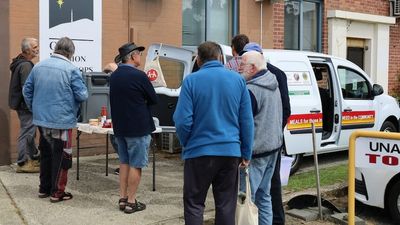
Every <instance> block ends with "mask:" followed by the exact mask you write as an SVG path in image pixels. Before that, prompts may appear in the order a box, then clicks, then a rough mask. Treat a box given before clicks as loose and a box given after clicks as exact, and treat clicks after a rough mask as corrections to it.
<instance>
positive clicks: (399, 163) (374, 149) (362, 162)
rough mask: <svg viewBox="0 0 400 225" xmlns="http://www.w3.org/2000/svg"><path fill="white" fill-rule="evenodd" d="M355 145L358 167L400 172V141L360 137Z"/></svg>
mask: <svg viewBox="0 0 400 225" xmlns="http://www.w3.org/2000/svg"><path fill="white" fill-rule="evenodd" d="M355 144H356V146H355V148H356V149H355V157H356V158H355V160H356V167H358V168H384V169H392V170H397V171H400V149H399V147H400V141H397V140H391V139H381V138H366V137H359V138H357V139H356V143H355Z"/></svg>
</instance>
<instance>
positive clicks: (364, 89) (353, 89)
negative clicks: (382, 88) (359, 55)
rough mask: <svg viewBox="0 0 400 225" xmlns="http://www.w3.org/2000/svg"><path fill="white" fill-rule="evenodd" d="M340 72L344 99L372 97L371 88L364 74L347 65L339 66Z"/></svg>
mask: <svg viewBox="0 0 400 225" xmlns="http://www.w3.org/2000/svg"><path fill="white" fill-rule="evenodd" d="M338 73H339V81H340V86H341V89H342V94H343V98H344V99H371V91H370V89H371V88H370V85H369V82H368V80H367V79H366V78H365V77H364V76H363V75H361V74H360V73H358V72H357V71H354V70H352V69H349V68H346V67H339V68H338Z"/></svg>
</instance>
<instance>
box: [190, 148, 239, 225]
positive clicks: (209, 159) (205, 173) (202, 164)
mask: <svg viewBox="0 0 400 225" xmlns="http://www.w3.org/2000/svg"><path fill="white" fill-rule="evenodd" d="M239 161H240V159H239V158H237V157H222V156H203V157H198V158H193V159H187V160H185V167H184V185H183V203H184V214H185V224H186V225H203V213H204V207H205V205H204V202H205V200H206V197H207V192H208V189H209V187H210V185H212V190H213V194H214V202H215V224H216V225H234V224H235V211H236V199H237V191H238V190H237V188H238V166H239Z"/></svg>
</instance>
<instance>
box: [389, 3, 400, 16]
mask: <svg viewBox="0 0 400 225" xmlns="http://www.w3.org/2000/svg"><path fill="white" fill-rule="evenodd" d="M390 15H391V16H395V17H400V0H390Z"/></svg>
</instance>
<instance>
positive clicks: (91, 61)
mask: <svg viewBox="0 0 400 225" xmlns="http://www.w3.org/2000/svg"><path fill="white" fill-rule="evenodd" d="M101 4H102V1H98V0H97V1H95V0H40V4H39V24H40V26H39V31H40V32H39V36H40V60H43V59H46V58H48V57H49V56H50V55H51V54H52V53H53V50H54V46H55V45H56V43H57V41H58V40H59V39H60V38H61V37H69V38H70V39H72V41H73V42H74V44H75V55H74V56H73V57H72V59H71V61H72V62H73V63H74V64H75V65H76V66H77V67H79V68H80V69H81V70H82V71H84V72H92V71H101V70H102V69H101V59H102V55H101V52H102V51H101V48H102V44H101V32H102V21H101V19H102V5H101Z"/></svg>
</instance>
